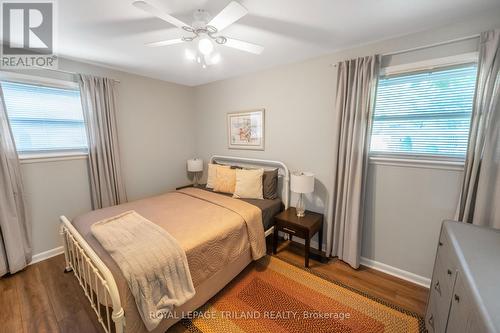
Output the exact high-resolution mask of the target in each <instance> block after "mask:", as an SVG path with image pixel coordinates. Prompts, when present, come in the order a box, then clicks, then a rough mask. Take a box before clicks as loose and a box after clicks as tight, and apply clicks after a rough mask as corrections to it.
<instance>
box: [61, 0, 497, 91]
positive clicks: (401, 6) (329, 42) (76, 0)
mask: <svg viewBox="0 0 500 333" xmlns="http://www.w3.org/2000/svg"><path fill="white" fill-rule="evenodd" d="M157 2H158V3H159V5H161V6H162V7H163V8H164V9H165V10H166V11H167V12H168V13H170V14H171V15H173V16H175V17H177V18H179V19H181V20H183V21H185V22H187V23H191V22H192V13H193V12H194V10H196V9H198V8H200V9H205V10H207V11H209V12H210V14H211V15H212V16H214V15H216V14H217V13H218V12H219V11H220V10H221V9H222V8H224V7H225V5H227V4H228V3H229V2H230V0H210V1H208V0H157ZM131 3H132V0H62V1H58V11H59V15H58V27H59V28H58V52H59V55H60V56H62V57H68V58H72V59H82V60H84V61H90V62H94V63H98V64H102V65H105V66H109V67H113V68H117V69H121V70H124V71H127V72H132V73H137V74H141V75H144V76H149V77H154V78H158V79H162V80H166V81H171V82H176V83H180V84H185V85H190V86H194V85H199V84H203V83H207V82H211V81H216V80H221V79H224V78H228V77H232V76H237V75H240V74H243V73H248V72H253V71H257V70H259V69H263V68H269V67H272V66H275V65H279V64H284V63H290V62H294V61H299V60H303V59H307V58H310V57H314V56H318V55H321V54H325V53H327V52H329V51H332V50H336V49H339V48H345V47H348V46H352V45H357V44H361V43H366V42H369V41H374V40H380V39H385V38H389V37H392V36H397V35H402V34H407V33H412V32H416V31H421V30H427V29H432V28H435V27H440V26H444V25H447V24H450V23H453V22H456V21H458V20H460V19H462V18H464V17H468V16H470V15H474V14H478V13H481V12H484V11H487V10H489V9H491V8H494V7H498V6H499V1H498V0H414V1H408V0H240V3H241V4H243V5H244V6H245V7H246V8H247V9H248V10H249V14H248V15H247V16H245V17H243V18H242V19H241V20H240V21H238V22H236V23H235V24H234V25H232V26H230V27H229V28H227V29H226V30H224V35H226V36H228V37H232V38H237V39H242V40H246V41H249V42H253V43H257V44H260V45H262V46H264V47H265V49H264V52H263V53H262V54H261V55H253V54H249V53H245V52H241V51H237V50H233V49H229V48H226V47H224V46H217V48H218V50H219V51H220V53H221V55H222V61H221V63H220V64H218V65H216V66H213V67H211V68H207V69H202V68H201V67H200V66H199V65H197V64H195V63H192V62H190V61H188V60H186V59H185V56H184V52H185V49H186V47H187V46H188V45H189V44H179V45H171V46H165V47H160V48H150V47H146V46H144V45H143V44H144V43H147V42H152V41H158V40H162V39H170V38H179V37H182V36H183V35H185V34H183V33H182V31H181V30H180V29H177V28H175V27H173V26H171V25H169V24H168V23H167V22H164V21H162V20H160V19H158V18H155V17H152V16H150V15H148V14H146V13H145V12H143V11H141V10H139V9H137V8H135V7H133V6H132V5H131Z"/></svg>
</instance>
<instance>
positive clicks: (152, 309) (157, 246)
mask: <svg viewBox="0 0 500 333" xmlns="http://www.w3.org/2000/svg"><path fill="white" fill-rule="evenodd" d="M91 230H92V233H93V235H94V236H95V238H97V240H98V241H99V242H100V243H101V245H102V247H103V248H104V249H105V250H106V251H108V253H109V254H110V255H111V257H112V258H113V259H114V260H115V262H116V263H117V264H118V267H120V270H121V271H122V273H123V275H124V276H125V279H126V280H127V282H128V285H129V288H130V291H131V292H132V294H133V295H134V298H135V303H136V304H137V309H138V311H139V314H140V315H141V318H142V320H143V321H144V325H145V326H146V328H147V329H148V331H151V330H153V329H154V328H155V327H156V326H158V324H159V323H160V322H161V320H162V319H163V316H162V314H165V313H166V314H168V313H170V312H171V311H172V310H173V308H174V306H180V305H182V304H184V303H185V302H187V301H188V300H190V299H191V298H192V297H193V296H194V294H195V289H194V286H193V282H192V279H191V273H190V271H189V266H188V262H187V259H186V254H185V252H184V250H183V249H182V248H181V247H180V245H179V244H178V243H177V241H176V240H175V239H174V238H173V237H172V236H171V235H170V234H169V233H168V232H167V231H165V230H164V229H163V228H161V227H159V226H158V225H156V224H154V223H152V222H150V221H148V220H147V219H145V218H144V217H142V216H141V215H139V214H137V213H136V212H135V211H128V212H125V213H122V214H120V215H118V216H115V217H112V218H109V219H106V220H102V221H99V222H97V223H95V224H94V225H92V227H91ZM158 314H159V315H158Z"/></svg>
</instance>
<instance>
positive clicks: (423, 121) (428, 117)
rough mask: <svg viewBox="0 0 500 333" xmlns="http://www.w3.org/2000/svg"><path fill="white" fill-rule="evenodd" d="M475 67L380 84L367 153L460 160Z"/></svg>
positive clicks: (390, 79)
mask: <svg viewBox="0 0 500 333" xmlns="http://www.w3.org/2000/svg"><path fill="white" fill-rule="evenodd" d="M476 73H477V66H476V65H475V64H468V65H463V66H458V67H457V66H455V67H448V68H441V69H435V70H432V71H426V72H415V73H407V74H403V75H397V76H387V77H382V78H381V79H380V80H379V83H378V88H377V96H376V102H375V110H374V117H373V124H372V135H371V145H370V151H371V153H375V154H396V155H411V156H417V157H418V156H425V157H445V158H459V159H463V158H464V157H465V154H466V150H467V142H468V136H469V126H470V121H471V114H472V103H473V99H474V92H475V86H476Z"/></svg>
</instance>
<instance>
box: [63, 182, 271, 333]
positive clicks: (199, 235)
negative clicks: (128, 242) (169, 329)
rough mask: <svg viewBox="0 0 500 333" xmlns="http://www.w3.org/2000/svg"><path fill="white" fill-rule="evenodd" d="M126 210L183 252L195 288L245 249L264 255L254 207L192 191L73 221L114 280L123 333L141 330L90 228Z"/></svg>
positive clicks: (258, 214)
mask: <svg viewBox="0 0 500 333" xmlns="http://www.w3.org/2000/svg"><path fill="white" fill-rule="evenodd" d="M129 210H135V211H136V212H137V213H138V214H140V215H141V216H143V217H145V218H146V219H148V220H149V221H151V222H153V223H155V224H157V225H158V226H160V227H162V228H163V229H165V230H166V231H167V232H168V233H170V234H171V235H172V236H173V237H174V238H175V239H176V240H177V242H178V243H179V244H180V246H181V247H182V249H183V250H184V251H185V253H186V257H187V260H188V264H189V269H190V272H191V277H192V279H193V284H194V286H195V288H196V286H198V285H199V284H200V283H202V282H203V281H204V280H206V279H208V278H209V277H211V276H212V275H214V274H215V273H217V272H218V271H220V270H221V269H222V268H224V267H225V266H227V265H228V264H230V263H231V262H233V261H235V260H236V259H237V258H239V256H240V255H241V254H242V253H244V252H245V251H248V249H249V248H251V250H252V257H253V259H258V258H260V257H262V256H263V255H264V254H265V239H264V228H263V226H262V221H261V212H260V210H259V209H258V208H257V207H255V206H253V205H251V204H249V203H246V202H244V201H241V200H237V199H233V198H230V197H225V196H222V195H218V194H216V193H210V192H207V191H203V190H200V189H195V188H187V189H184V190H181V191H177V192H169V193H165V194H162V195H159V196H155V197H150V198H147V199H143V200H138V201H134V202H129V203H126V204H123V205H119V206H114V207H108V208H104V209H99V210H96V211H92V212H90V213H87V214H84V215H82V216H80V217H77V218H76V219H74V220H73V225H74V226H75V228H76V229H77V230H78V231H79V232H80V234H81V235H82V236H83V237H84V238H85V240H86V241H87V242H88V243H89V245H90V246H91V247H92V248H93V249H94V251H95V252H96V253H97V254H98V255H99V257H100V258H101V259H102V260H103V262H104V263H105V264H106V265H107V267H108V268H109V269H110V270H111V272H112V273H113V276H114V277H115V280H116V283H117V286H118V289H119V293H120V297H121V299H122V302H123V304H122V306H123V308H124V310H125V316H126V324H127V332H143V331H146V328H145V327H144V324H143V322H142V320H141V318H140V316H139V313H138V311H137V307H136V305H135V300H134V297H133V296H132V294H131V293H130V290H129V288H128V285H127V281H126V280H125V278H124V277H123V275H122V273H121V271H120V269H119V268H118V266H117V265H116V263H115V262H114V260H113V259H112V258H111V256H110V255H109V254H108V253H107V251H106V250H105V249H104V248H103V247H102V246H101V245H100V244H99V242H98V241H97V239H95V238H94V236H93V235H92V233H91V231H90V227H91V225H92V224H94V223H96V222H98V221H100V220H103V219H106V218H109V217H113V216H116V215H118V214H120V213H123V212H125V211H129Z"/></svg>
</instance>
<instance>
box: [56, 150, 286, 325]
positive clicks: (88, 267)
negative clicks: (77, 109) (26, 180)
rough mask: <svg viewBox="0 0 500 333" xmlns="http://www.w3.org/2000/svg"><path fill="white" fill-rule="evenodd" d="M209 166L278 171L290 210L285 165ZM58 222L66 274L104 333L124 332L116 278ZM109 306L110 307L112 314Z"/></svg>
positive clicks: (242, 161) (218, 158)
mask: <svg viewBox="0 0 500 333" xmlns="http://www.w3.org/2000/svg"><path fill="white" fill-rule="evenodd" d="M210 162H212V163H213V162H229V163H231V164H234V163H236V165H243V166H246V165H251V166H262V167H266V166H267V167H276V168H278V170H279V177H281V178H282V189H281V193H282V201H283V204H284V206H285V209H286V208H288V205H289V201H290V172H289V170H288V167H287V166H286V165H285V164H284V163H283V162H280V161H271V160H263V159H252V158H244V157H234V156H223V155H213V156H212V157H211V158H210ZM59 219H60V221H61V226H60V234H61V237H62V239H63V247H64V258H65V261H66V267H65V270H64V271H65V272H66V273H68V272H71V271H72V272H73V274H74V275H75V277H76V279H77V280H78V283H79V284H80V286H81V287H82V289H83V291H84V292H85V296H86V297H87V299H88V300H89V302H90V305H91V307H92V309H93V310H94V312H95V314H96V315H97V320H98V321H99V323H100V324H101V326H102V327H103V329H104V331H105V332H106V333H111V332H116V333H123V332H124V331H125V312H124V310H123V307H122V303H121V299H120V295H119V293H118V287H117V286H116V282H115V279H114V277H113V274H112V273H111V271H110V270H109V268H108V267H107V266H106V265H105V264H104V262H103V261H102V260H101V258H99V256H98V255H97V254H96V253H95V251H94V250H93V249H92V248H91V247H90V245H89V244H88V243H87V242H86V241H85V239H84V238H83V237H82V236H81V235H80V233H79V232H78V231H77V230H76V229H75V227H74V226H73V225H72V224H71V222H70V221H69V220H68V219H67V218H66V217H65V216H60V217H59ZM273 231H274V227H271V228H269V229H268V230H266V232H265V235H266V237H267V236H268V235H270V234H272V233H273ZM107 305H111V309H112V310H111V311H110V309H109V306H107ZM193 310H196V309H193Z"/></svg>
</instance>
